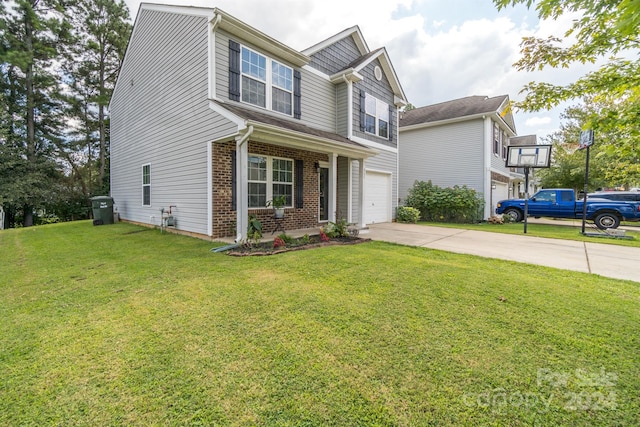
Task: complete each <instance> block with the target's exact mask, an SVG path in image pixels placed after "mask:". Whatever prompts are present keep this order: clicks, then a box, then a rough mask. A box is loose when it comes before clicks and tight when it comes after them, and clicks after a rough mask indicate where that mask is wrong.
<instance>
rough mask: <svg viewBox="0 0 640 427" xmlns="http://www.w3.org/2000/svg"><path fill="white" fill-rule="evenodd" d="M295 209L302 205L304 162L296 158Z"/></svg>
mask: <svg viewBox="0 0 640 427" xmlns="http://www.w3.org/2000/svg"><path fill="white" fill-rule="evenodd" d="M295 193H296V209H302V208H303V207H304V162H303V161H302V160H296V188H295Z"/></svg>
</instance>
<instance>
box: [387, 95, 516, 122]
mask: <svg viewBox="0 0 640 427" xmlns="http://www.w3.org/2000/svg"><path fill="white" fill-rule="evenodd" d="M507 98H508V96H507V95H500V96H494V97H492V98H489V97H488V96H467V97H466V98H460V99H454V100H453V101H447V102H441V103H439V104H433V105H427V106H425V107H420V108H416V109H414V110H411V111H406V112H404V113H402V115H401V117H400V127H403V126H411V125H417V124H421V123H431V122H438V121H441V120H450V119H456V118H460V117H466V116H474V115H477V114H490V113H495V112H496V111H498V108H500V106H501V105H502V103H503V102H504V101H505V100H506V99H507Z"/></svg>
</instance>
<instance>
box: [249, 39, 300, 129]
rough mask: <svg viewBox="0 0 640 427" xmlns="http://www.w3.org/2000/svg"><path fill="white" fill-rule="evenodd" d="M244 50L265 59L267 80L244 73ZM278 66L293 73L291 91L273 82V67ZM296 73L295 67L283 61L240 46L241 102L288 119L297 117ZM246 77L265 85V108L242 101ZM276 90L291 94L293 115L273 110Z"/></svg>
mask: <svg viewBox="0 0 640 427" xmlns="http://www.w3.org/2000/svg"><path fill="white" fill-rule="evenodd" d="M244 50H247V51H248V52H250V53H255V54H256V55H259V56H261V57H263V58H265V64H266V66H265V68H266V75H265V80H260V78H258V77H255V76H253V75H251V74H246V73H244V71H243V70H242V56H243V55H242V54H243V52H244ZM276 64H277V65H278V66H281V67H284V68H286V69H288V70H290V71H291V89H287V88H282V87H280V86H278V85H277V84H275V83H274V82H273V80H274V79H273V67H274V65H276ZM295 71H296V70H294V68H293V67H290V66H288V65H286V64H284V63H283V62H281V61H277V60H275V59H273V58H271V57H269V56H267V55H264V54H262V53H260V52H258V51H257V50H255V49H252V48H250V47H248V46H246V45H243V44H240V81H239V89H240V90H239V92H240V102H241V103H243V104H248V105H252V106H254V107H257V108H262V109H265V110H269V111H273V112H275V113H278V114H283V115H285V116H288V117H294V115H295V105H294V104H295V84H296V82H295V80H296V78H295ZM244 77H246V78H248V79H251V80H255V81H257V82H260V83H264V85H265V94H264V96H265V102H264V103H265V105H264V107H263V106H262V105H258V104H252V103H251V102H247V101H244V100H243V99H242V98H243V84H242V83H243V82H242V80H243V78H244ZM274 88H275V89H278V90H280V91H283V92H286V93H288V94H289V99H290V106H291V113H290V114H287V113H283V112H282V111H279V110H276V109H274V108H273V89H274Z"/></svg>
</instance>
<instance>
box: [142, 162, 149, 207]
mask: <svg viewBox="0 0 640 427" xmlns="http://www.w3.org/2000/svg"><path fill="white" fill-rule="evenodd" d="M142 206H151V165H142Z"/></svg>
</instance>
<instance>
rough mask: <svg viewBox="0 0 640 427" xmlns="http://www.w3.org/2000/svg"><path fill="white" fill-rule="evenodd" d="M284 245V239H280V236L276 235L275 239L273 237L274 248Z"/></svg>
mask: <svg viewBox="0 0 640 427" xmlns="http://www.w3.org/2000/svg"><path fill="white" fill-rule="evenodd" d="M283 246H285V243H284V240H282V239H281V238H280V237H276V238H275V239H273V247H274V248H281V247H283Z"/></svg>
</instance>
